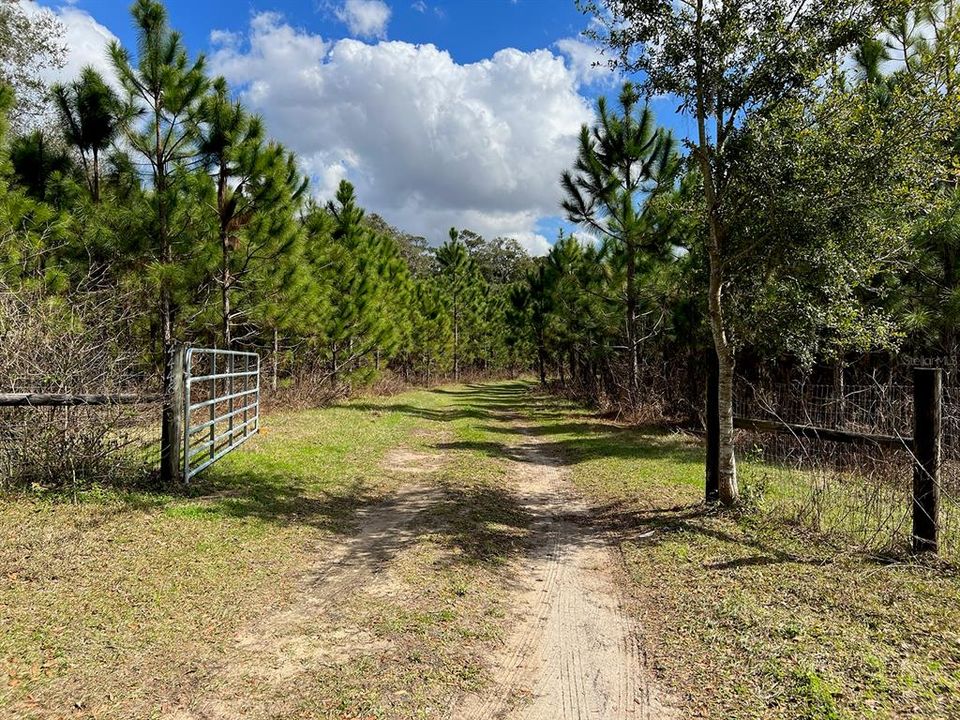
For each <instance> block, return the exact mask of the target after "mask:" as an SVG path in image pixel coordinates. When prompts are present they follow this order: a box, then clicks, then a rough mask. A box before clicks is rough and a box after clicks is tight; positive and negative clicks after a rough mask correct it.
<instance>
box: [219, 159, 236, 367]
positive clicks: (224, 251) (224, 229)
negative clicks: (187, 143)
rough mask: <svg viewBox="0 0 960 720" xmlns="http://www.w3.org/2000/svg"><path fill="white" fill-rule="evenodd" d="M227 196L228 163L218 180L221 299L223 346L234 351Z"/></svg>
mask: <svg viewBox="0 0 960 720" xmlns="http://www.w3.org/2000/svg"><path fill="white" fill-rule="evenodd" d="M226 194H227V172H226V163H225V162H221V164H220V173H219V176H218V178H217V216H218V217H219V219H220V297H221V309H222V313H223V317H222V326H221V329H222V332H223V346H224V347H225V348H226V349H227V350H232V349H233V332H232V328H231V325H232V323H231V319H232V318H231V315H232V312H233V310H232V308H231V307H230V289H231V285H232V284H233V278H232V277H231V274H230V218H229V217H226V211H225V204H226Z"/></svg>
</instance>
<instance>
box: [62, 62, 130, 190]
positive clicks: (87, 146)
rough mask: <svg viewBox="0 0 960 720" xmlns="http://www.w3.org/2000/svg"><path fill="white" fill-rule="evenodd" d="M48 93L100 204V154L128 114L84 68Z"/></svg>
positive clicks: (91, 71)
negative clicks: (50, 94) (68, 81)
mask: <svg viewBox="0 0 960 720" xmlns="http://www.w3.org/2000/svg"><path fill="white" fill-rule="evenodd" d="M51 93H52V96H53V100H54V103H55V105H56V108H57V111H58V112H59V114H60V119H61V122H62V124H63V126H64V137H65V138H66V140H67V142H68V143H69V144H70V145H72V146H73V147H75V148H77V150H78V151H79V153H80V162H81V164H82V165H83V170H84V176H85V178H86V181H87V184H88V187H89V189H90V195H91V196H92V197H93V201H94V203H99V202H100V157H101V154H102V153H103V152H104V151H105V150H106V149H107V148H108V147H110V145H111V143H113V141H114V139H115V138H116V137H117V135H118V134H119V132H120V130H121V128H122V126H123V124H124V123H125V122H128V121H129V119H130V114H131V111H130V109H129V108H126V107H124V106H123V104H122V103H121V102H120V98H119V97H118V96H117V94H116V93H115V92H114V91H113V88H111V87H110V86H109V85H108V84H107V82H106V81H105V80H104V79H103V77H102V76H101V75H100V73H98V72H97V71H96V70H94V69H93V68H92V67H85V68H84V69H83V71H82V72H81V73H80V77H79V79H77V80H75V81H74V82H72V83H70V84H69V85H55V86H54V87H53V88H52V90H51Z"/></svg>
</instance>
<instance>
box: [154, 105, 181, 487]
mask: <svg viewBox="0 0 960 720" xmlns="http://www.w3.org/2000/svg"><path fill="white" fill-rule="evenodd" d="M154 107H156V108H158V110H157V111H156V117H155V126H156V127H155V133H156V137H155V142H156V144H155V146H154V149H155V153H156V159H155V163H156V188H155V193H156V196H157V235H158V240H159V244H160V262H162V263H163V264H164V265H165V266H167V265H169V264H170V262H171V261H172V260H173V248H171V246H170V237H169V234H168V230H169V228H168V227H167V198H166V193H167V173H166V158H165V157H164V153H163V144H162V140H161V137H160V111H159V107H160V98H154ZM173 316H174V309H173V298H172V293H171V292H170V287H169V285H168V283H167V282H166V281H164V282H163V284H162V285H161V287H160V335H161V339H162V343H163V408H162V411H161V430H160V480H161V482H162V483H163V484H165V485H170V484H173V483H174V482H176V480H177V479H178V478H179V475H180V454H179V448H180V437H179V432H178V430H179V427H180V424H179V422H178V418H179V415H178V413H179V410H180V409H179V408H178V407H176V402H175V397H176V392H175V390H176V387H175V384H176V380H177V377H176V348H175V347H174V340H173Z"/></svg>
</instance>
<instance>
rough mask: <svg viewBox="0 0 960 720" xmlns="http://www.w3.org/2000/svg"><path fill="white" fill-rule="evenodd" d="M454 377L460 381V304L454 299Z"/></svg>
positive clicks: (456, 380)
mask: <svg viewBox="0 0 960 720" xmlns="http://www.w3.org/2000/svg"><path fill="white" fill-rule="evenodd" d="M453 379H454V382H460V305H459V303H458V302H457V298H454V299H453Z"/></svg>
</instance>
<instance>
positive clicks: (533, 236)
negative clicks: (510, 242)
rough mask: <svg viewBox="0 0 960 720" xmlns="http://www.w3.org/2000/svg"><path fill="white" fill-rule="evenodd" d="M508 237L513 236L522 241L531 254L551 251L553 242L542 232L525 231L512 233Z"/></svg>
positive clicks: (542, 253) (519, 241)
mask: <svg viewBox="0 0 960 720" xmlns="http://www.w3.org/2000/svg"><path fill="white" fill-rule="evenodd" d="M507 237H512V238H513V239H514V240H516V241H517V242H518V243H520V244H521V245H522V246H523V247H524V249H525V250H526V251H527V252H528V253H530V254H531V255H546V254H547V253H548V252H550V248H551V243H550V241H549V240H547V239H546V238H545V237H544V236H543V235H541V234H540V233H535V232H523V233H510V234H509V235H507Z"/></svg>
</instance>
